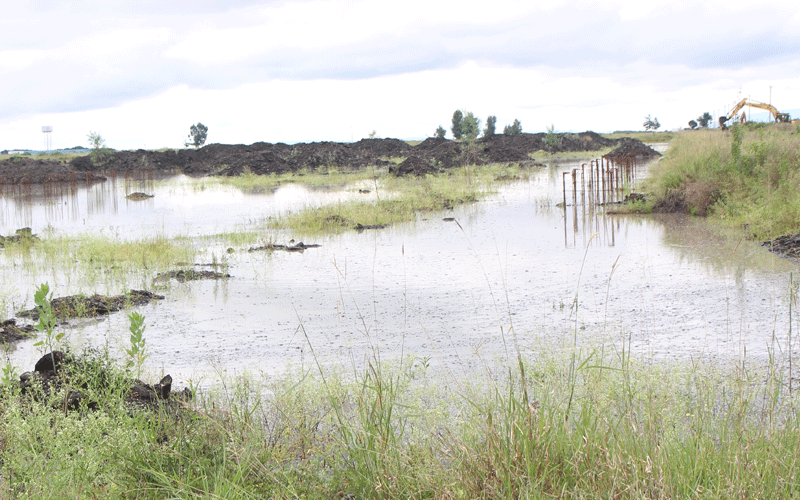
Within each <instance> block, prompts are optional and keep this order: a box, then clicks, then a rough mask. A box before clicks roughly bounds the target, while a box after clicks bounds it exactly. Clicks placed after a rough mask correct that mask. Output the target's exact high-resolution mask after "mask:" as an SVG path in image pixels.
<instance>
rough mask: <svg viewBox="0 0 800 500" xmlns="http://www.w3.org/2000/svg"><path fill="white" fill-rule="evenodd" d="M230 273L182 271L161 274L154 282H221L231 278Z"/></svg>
mask: <svg viewBox="0 0 800 500" xmlns="http://www.w3.org/2000/svg"><path fill="white" fill-rule="evenodd" d="M230 277H231V275H230V274H228V273H218V272H216V271H196V270H194V269H181V270H178V271H169V272H167V273H159V274H158V275H157V276H156V277H155V278H154V281H169V280H171V279H174V280H176V281H177V282H179V283H185V282H187V281H195V280H219V279H225V278H230Z"/></svg>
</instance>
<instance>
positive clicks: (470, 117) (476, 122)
mask: <svg viewBox="0 0 800 500" xmlns="http://www.w3.org/2000/svg"><path fill="white" fill-rule="evenodd" d="M461 132H462V134H463V136H464V137H466V138H467V139H470V140H474V139H475V138H476V137H478V134H480V133H481V120H480V118H478V117H477V116H475V115H474V114H472V111H467V114H465V115H464V119H463V121H462V122H461Z"/></svg>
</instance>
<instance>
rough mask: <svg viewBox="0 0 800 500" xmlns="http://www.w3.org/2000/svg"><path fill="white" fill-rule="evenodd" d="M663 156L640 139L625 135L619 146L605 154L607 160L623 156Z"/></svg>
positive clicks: (647, 157)
mask: <svg viewBox="0 0 800 500" xmlns="http://www.w3.org/2000/svg"><path fill="white" fill-rule="evenodd" d="M656 156H661V153H659V152H658V151H656V150H654V149H653V148H651V147H650V146H648V145H647V144H645V143H643V142H642V141H640V140H638V139H632V138H630V137H623V138H622V139H620V140H619V146H617V148H616V149H614V150H613V151H611V152H610V153H608V154H605V155H603V158H606V159H607V160H613V161H619V160H621V159H622V158H626V157H628V158H637V159H649V158H654V157H656Z"/></svg>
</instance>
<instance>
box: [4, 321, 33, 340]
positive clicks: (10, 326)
mask: <svg viewBox="0 0 800 500" xmlns="http://www.w3.org/2000/svg"><path fill="white" fill-rule="evenodd" d="M34 336H36V329H35V328H34V327H33V326H31V325H22V326H18V325H17V321H16V320H14V319H7V320H5V321H3V322H2V323H0V343H2V344H7V343H9V342H16V341H18V340H24V339H29V338H31V337H34Z"/></svg>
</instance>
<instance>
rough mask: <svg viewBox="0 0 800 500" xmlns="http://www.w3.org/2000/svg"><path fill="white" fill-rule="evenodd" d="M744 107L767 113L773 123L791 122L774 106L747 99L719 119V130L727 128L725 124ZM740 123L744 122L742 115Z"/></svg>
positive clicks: (786, 114)
mask: <svg viewBox="0 0 800 500" xmlns="http://www.w3.org/2000/svg"><path fill="white" fill-rule="evenodd" d="M745 106H748V107H751V108H758V109H764V110H767V111H769V112H770V113H772V117H773V118H775V121H776V122H778V123H790V122H791V121H792V119H791V117H790V116H789V113H779V112H778V110H777V109H776V108H775V106H773V105H771V104H767V103H765V102H758V101H751V100H748V99H742V100H741V101H739V102H738V103H737V104H736V106H734V107H733V109H731V110H730V111H729V112H728V114H727V116H720V117H719V126H720V128H722V129H725V128H727V127H726V126H725V122H727V121H728V120H730V119H731V118H735V117H736V114H737V113H739V111H741V110H742V108H743V107H745ZM741 121H742V122H744V121H745V117H744V113H742V117H741Z"/></svg>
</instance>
